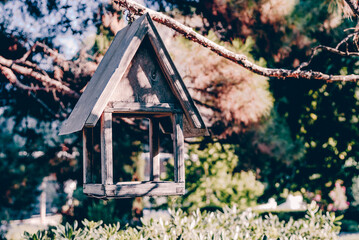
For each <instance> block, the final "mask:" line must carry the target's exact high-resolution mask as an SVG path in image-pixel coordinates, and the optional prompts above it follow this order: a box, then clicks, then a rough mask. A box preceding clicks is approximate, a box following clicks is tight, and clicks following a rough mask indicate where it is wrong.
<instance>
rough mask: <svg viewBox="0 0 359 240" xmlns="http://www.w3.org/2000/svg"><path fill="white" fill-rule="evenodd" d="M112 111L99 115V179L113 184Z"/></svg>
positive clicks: (106, 183)
mask: <svg viewBox="0 0 359 240" xmlns="http://www.w3.org/2000/svg"><path fill="white" fill-rule="evenodd" d="M112 158H113V154H112V113H109V112H104V113H102V115H101V179H102V184H104V185H111V184H113V160H112Z"/></svg>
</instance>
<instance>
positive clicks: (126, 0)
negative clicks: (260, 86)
mask: <svg viewBox="0 0 359 240" xmlns="http://www.w3.org/2000/svg"><path fill="white" fill-rule="evenodd" d="M346 1H347V2H348V1H349V2H351V0H346ZM112 2H113V4H114V6H115V7H122V8H125V9H128V10H129V11H131V12H132V13H133V14H135V15H143V14H145V13H149V14H150V16H151V18H152V19H153V20H154V21H156V22H158V23H161V24H163V25H165V26H167V27H169V28H172V29H174V30H175V31H177V32H178V33H180V34H182V35H183V36H185V37H186V38H187V39H189V40H191V41H193V42H196V43H198V44H200V45H202V46H204V47H206V48H208V49H210V50H211V51H213V52H215V53H216V54H218V55H219V56H222V57H224V58H226V59H229V60H231V61H233V62H235V63H237V64H239V65H241V66H242V67H244V68H246V69H247V70H249V71H252V72H254V73H257V74H260V75H262V76H266V77H276V78H303V79H309V80H325V81H327V82H334V81H342V82H349V81H358V80H359V75H354V74H351V75H330V74H326V73H322V72H317V71H311V70H302V69H301V68H297V69H293V70H291V69H282V68H266V67H261V66H258V65H256V64H254V63H253V62H251V61H250V60H248V58H247V57H246V56H245V55H243V54H238V53H234V52H231V51H229V50H228V49H226V48H224V47H223V46H220V45H218V44H216V43H215V42H213V41H211V40H209V39H207V38H206V37H204V36H202V35H201V34H199V33H197V32H195V31H194V30H193V29H192V28H190V27H187V26H185V25H183V24H182V23H180V22H178V21H176V20H174V19H173V18H171V17H168V16H166V15H164V14H162V13H159V12H156V11H153V10H151V9H148V8H146V7H144V6H142V5H141V4H138V3H136V2H134V1H133V0H113V1H112ZM356 6H357V5H356ZM352 55H353V54H352Z"/></svg>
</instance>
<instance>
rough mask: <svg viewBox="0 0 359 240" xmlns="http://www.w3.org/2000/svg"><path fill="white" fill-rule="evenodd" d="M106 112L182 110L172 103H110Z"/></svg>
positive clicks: (166, 111)
mask: <svg viewBox="0 0 359 240" xmlns="http://www.w3.org/2000/svg"><path fill="white" fill-rule="evenodd" d="M105 112H114V113H148V114H156V113H162V112H164V113H172V112H175V113H181V112H183V111H182V109H181V108H178V107H177V106H176V105H175V104H171V103H140V102H117V101H116V102H110V103H109V104H108V105H107V107H106V109H105Z"/></svg>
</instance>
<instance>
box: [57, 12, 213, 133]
mask: <svg viewBox="0 0 359 240" xmlns="http://www.w3.org/2000/svg"><path fill="white" fill-rule="evenodd" d="M124 100H125V101H130V102H144V103H174V104H178V106H180V107H181V108H182V110H183V112H184V114H185V115H186V119H187V120H188V121H186V122H184V124H185V125H187V124H189V125H190V126H189V127H186V128H185V136H187V135H190V136H201V135H203V132H204V133H207V131H206V127H205V125H204V122H203V120H202V118H201V116H200V114H199V112H198V110H197V108H196V106H195V104H194V103H193V100H192V99H191V96H190V94H189V93H188V91H187V89H186V86H185V85H184V83H183V81H182V79H181V77H180V75H179V74H178V71H177V70H176V68H175V66H174V64H173V62H172V60H171V58H170V56H169V54H168V52H167V50H166V48H165V46H164V44H163V42H162V40H161V38H160V36H159V34H158V32H157V30H156V28H155V26H154V24H153V22H152V20H151V18H150V17H149V16H148V15H144V16H142V17H140V18H139V19H137V20H136V21H135V22H133V23H132V24H131V25H129V26H128V27H126V28H125V29H123V30H121V31H120V32H119V33H118V34H117V35H116V37H115V39H114V41H113V42H112V44H111V46H110V48H109V50H108V51H107V52H106V54H105V56H104V58H103V60H102V61H101V63H100V65H99V67H98V69H97V70H96V72H95V74H94V76H93V77H92V79H91V81H90V82H89V84H88V86H87V87H86V89H85V91H84V93H83V94H82V96H81V98H80V100H79V101H78V103H77V104H76V106H75V108H74V110H73V112H72V113H71V115H70V117H69V119H68V120H67V121H65V123H64V124H63V126H62V127H61V129H60V135H63V134H68V133H72V132H76V131H79V130H81V129H82V128H83V127H84V126H88V127H94V126H95V124H96V123H97V121H98V119H99V118H100V115H101V113H102V112H103V111H104V109H105V107H106V106H107V104H108V102H109V101H124ZM121 111H122V110H121ZM190 128H196V129H204V131H192V132H191V133H190V134H187V131H188V129H190Z"/></svg>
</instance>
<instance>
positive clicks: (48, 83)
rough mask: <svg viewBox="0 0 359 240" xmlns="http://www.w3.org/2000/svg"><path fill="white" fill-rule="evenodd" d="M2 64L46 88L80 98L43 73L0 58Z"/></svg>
mask: <svg viewBox="0 0 359 240" xmlns="http://www.w3.org/2000/svg"><path fill="white" fill-rule="evenodd" d="M0 64H1V65H2V66H3V67H7V68H8V69H11V70H12V71H13V72H16V73H18V74H22V75H24V76H29V77H32V78H34V79H35V80H37V81H39V82H41V83H42V84H43V85H44V86H45V87H50V88H56V89H58V91H59V92H63V93H64V94H67V95H69V96H70V97H73V98H79V96H80V95H79V94H78V93H77V92H75V91H74V90H72V89H70V88H69V87H67V86H65V85H64V84H63V83H61V82H59V81H57V80H55V79H52V78H50V77H49V76H48V75H44V74H42V73H39V72H36V71H34V69H32V68H28V67H24V66H21V65H19V64H17V63H16V62H15V61H13V60H9V59H6V58H4V57H2V56H0ZM5 70H6V69H5ZM2 72H3V70H2ZM15 77H16V76H15Z"/></svg>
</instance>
